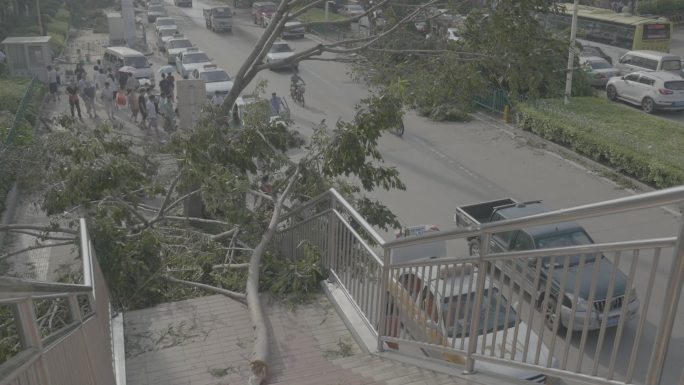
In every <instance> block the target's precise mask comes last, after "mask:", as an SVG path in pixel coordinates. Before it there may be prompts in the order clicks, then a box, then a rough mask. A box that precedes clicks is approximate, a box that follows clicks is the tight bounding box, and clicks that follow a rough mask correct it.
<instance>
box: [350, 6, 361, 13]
mask: <svg viewBox="0 0 684 385" xmlns="http://www.w3.org/2000/svg"><path fill="white" fill-rule="evenodd" d="M348 9H349V12H364V11H363V7H362V6H360V5H349V6H348Z"/></svg>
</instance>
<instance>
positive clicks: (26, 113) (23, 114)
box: [3, 76, 44, 146]
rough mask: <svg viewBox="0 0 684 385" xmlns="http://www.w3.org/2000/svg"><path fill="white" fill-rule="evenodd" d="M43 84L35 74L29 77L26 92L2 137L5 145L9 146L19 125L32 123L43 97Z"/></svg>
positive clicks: (38, 111)
mask: <svg viewBox="0 0 684 385" xmlns="http://www.w3.org/2000/svg"><path fill="white" fill-rule="evenodd" d="M43 89H44V85H43V83H42V82H40V80H38V77H37V76H34V77H33V78H32V79H31V82H30V83H29V85H28V86H27V87H26V92H24V96H23V97H22V98H21V101H20V102H19V107H18V108H17V112H16V113H15V114H14V120H13V121H12V125H11V126H10V128H9V132H8V133H7V136H6V137H5V138H3V139H4V140H3V143H4V145H5V146H11V145H12V143H13V142H14V139H15V138H16V136H17V132H18V130H19V127H20V126H21V125H22V124H24V123H27V124H29V125H34V124H35V123H36V121H37V119H38V115H39V114H40V101H41V100H42V98H43Z"/></svg>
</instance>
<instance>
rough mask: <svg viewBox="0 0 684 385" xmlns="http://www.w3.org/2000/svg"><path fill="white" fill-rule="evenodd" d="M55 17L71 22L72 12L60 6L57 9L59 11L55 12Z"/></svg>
mask: <svg viewBox="0 0 684 385" xmlns="http://www.w3.org/2000/svg"><path fill="white" fill-rule="evenodd" d="M54 19H55V20H59V21H63V22H65V23H67V24H69V22H70V21H71V14H70V13H69V11H67V10H66V9H64V8H60V9H58V10H57V13H55V16H54Z"/></svg>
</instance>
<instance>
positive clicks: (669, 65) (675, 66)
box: [663, 59, 682, 71]
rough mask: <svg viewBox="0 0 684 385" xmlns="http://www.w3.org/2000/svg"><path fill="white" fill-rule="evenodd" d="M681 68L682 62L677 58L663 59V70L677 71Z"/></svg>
mask: <svg viewBox="0 0 684 385" xmlns="http://www.w3.org/2000/svg"><path fill="white" fill-rule="evenodd" d="M681 69H682V62H681V61H680V60H679V59H677V60H663V71H677V70H681Z"/></svg>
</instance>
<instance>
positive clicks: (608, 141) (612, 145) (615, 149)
mask: <svg viewBox="0 0 684 385" xmlns="http://www.w3.org/2000/svg"><path fill="white" fill-rule="evenodd" d="M517 124H518V126H519V127H520V128H522V129H524V130H528V131H531V132H534V133H535V134H537V135H539V136H541V137H543V138H545V139H548V140H551V141H554V142H556V143H559V144H561V145H563V146H566V147H569V148H571V149H572V150H574V151H576V152H578V153H580V154H583V155H586V156H588V157H590V158H592V159H594V160H596V161H598V162H601V163H605V164H608V165H609V166H611V167H612V168H614V169H615V170H616V171H618V172H622V173H624V174H627V175H630V176H633V177H635V178H636V179H639V180H641V181H642V182H644V183H647V184H650V185H653V186H655V187H658V188H665V187H672V186H677V185H681V184H682V183H684V156H682V153H681V148H682V146H684V131H682V128H681V126H680V125H678V124H676V123H674V122H670V121H667V120H664V119H661V118H658V117H654V116H650V115H646V114H643V113H641V112H640V111H637V110H634V109H632V108H629V107H626V106H622V105H619V104H617V103H613V102H610V101H608V100H605V99H600V98H595V97H587V98H573V100H572V103H571V104H569V105H564V104H563V101H562V100H559V99H554V100H543V101H540V102H538V103H523V104H520V105H519V106H518V115H517Z"/></svg>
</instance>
